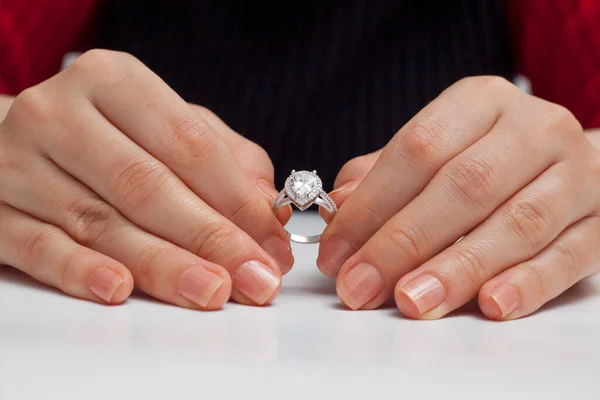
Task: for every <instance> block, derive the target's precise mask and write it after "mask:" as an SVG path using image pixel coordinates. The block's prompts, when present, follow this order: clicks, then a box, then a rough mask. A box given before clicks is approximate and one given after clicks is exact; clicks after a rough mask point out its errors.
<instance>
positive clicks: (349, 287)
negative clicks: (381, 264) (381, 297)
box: [337, 263, 384, 310]
mask: <svg viewBox="0 0 600 400" xmlns="http://www.w3.org/2000/svg"><path fill="white" fill-rule="evenodd" d="M383 287H384V283H383V277H382V276H381V273H380V272H379V270H378V269H377V268H375V267H374V266H372V265H370V264H365V263H361V264H358V265H356V267H354V268H352V269H351V270H350V271H348V272H347V273H346V274H345V275H344V276H342V277H341V278H340V280H339V282H338V287H337V293H338V296H339V297H340V299H341V300H342V301H343V302H344V303H345V304H346V305H347V306H348V307H350V308H351V309H353V310H358V309H359V308H361V307H362V306H364V305H365V304H366V303H367V302H368V301H369V300H371V299H373V298H374V297H375V296H377V295H378V294H379V293H380V292H381V291H382V290H383Z"/></svg>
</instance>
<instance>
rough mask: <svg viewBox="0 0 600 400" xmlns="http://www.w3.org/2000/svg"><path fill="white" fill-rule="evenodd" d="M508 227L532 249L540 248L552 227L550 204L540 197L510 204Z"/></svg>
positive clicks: (507, 218) (507, 217)
mask: <svg viewBox="0 0 600 400" xmlns="http://www.w3.org/2000/svg"><path fill="white" fill-rule="evenodd" d="M505 215H506V221H507V225H508V227H509V228H510V229H511V231H512V232H513V233H515V234H516V235H517V236H518V237H519V238H520V239H521V240H523V241H524V242H525V243H526V244H527V245H528V246H529V248H530V249H532V250H533V249H538V248H539V247H540V246H541V245H542V243H543V242H544V240H545V238H546V237H547V235H548V232H549V230H550V228H551V220H550V219H551V215H552V213H551V212H550V210H549V208H548V206H547V205H546V204H544V202H543V201H542V200H540V199H534V198H529V199H523V200H520V201H516V202H514V203H512V204H510V205H509V206H508V208H507V210H506V214H505Z"/></svg>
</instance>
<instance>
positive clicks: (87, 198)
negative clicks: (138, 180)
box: [0, 146, 267, 310]
mask: <svg viewBox="0 0 600 400" xmlns="http://www.w3.org/2000/svg"><path fill="white" fill-rule="evenodd" d="M0 147H1V146H0ZM9 157H10V159H9V160H7V161H8V162H7V164H6V165H12V166H13V167H12V168H5V169H4V170H3V171H2V173H1V174H0V188H2V190H0V197H1V198H2V200H4V201H6V202H7V203H9V204H12V205H13V206H18V207H19V209H21V210H23V211H24V212H27V213H29V214H31V215H33V216H35V217H37V218H39V219H41V220H44V221H47V222H48V223H51V224H53V225H55V226H58V227H60V228H62V229H63V230H64V231H65V232H67V233H68V234H69V236H70V237H71V238H73V240H75V241H76V242H77V243H79V244H80V245H82V246H84V247H87V248H91V249H93V250H95V251H98V252H100V253H102V254H105V255H107V256H109V257H111V258H113V259H115V260H118V261H119V262H120V263H122V264H123V265H125V266H126V267H127V268H128V269H129V271H131V274H132V275H133V277H134V279H135V284H136V286H137V287H138V288H140V289H141V290H142V291H144V292H145V293H147V294H149V295H150V296H152V297H155V298H157V299H160V300H162V301H165V302H168V303H172V304H175V305H179V306H181V307H187V308H196V309H206V310H214V309H218V308H221V307H222V306H223V304H224V303H225V302H226V301H227V300H228V299H229V296H230V294H231V286H232V284H231V278H230V275H229V273H228V272H227V271H226V270H225V269H224V268H223V267H221V266H219V265H216V264H214V263H212V262H209V261H207V260H205V259H202V258H200V257H198V256H196V255H194V254H192V253H190V252H188V251H186V250H184V249H181V248H179V247H177V246H175V245H173V244H171V243H169V242H167V241H165V240H162V239H160V238H158V237H156V236H154V235H151V234H149V233H147V232H145V231H143V230H142V229H140V228H138V227H137V226H136V225H134V224H132V223H131V222H129V221H128V220H127V219H125V218H124V217H123V216H122V214H121V213H119V212H118V211H117V210H115V209H114V208H113V207H112V206H110V205H109V204H107V203H106V202H104V201H103V200H102V199H100V198H99V197H98V196H97V195H96V194H95V193H93V192H92V191H90V190H89V189H88V188H87V187H85V186H84V185H82V184H81V183H80V182H78V181H76V180H74V179H73V178H72V177H70V176H68V175H67V174H66V173H65V172H63V171H62V170H60V169H59V168H58V167H56V166H55V165H54V164H52V163H51V162H49V161H48V160H46V159H42V158H41V157H39V156H31V155H27V154H26V153H16V154H14V155H12V156H9ZM246 274H247V273H246ZM238 286H239V287H240V289H238V290H242V291H246V293H247V294H248V295H250V296H251V295H252V293H251V292H249V291H248V290H252V289H256V286H257V285H256V283H255V278H253V279H249V280H248V282H244V281H243V280H242V282H241V283H239V282H238ZM248 287H249V288H250V289H248ZM240 296H243V295H242V294H241V293H240ZM259 296H260V298H261V299H262V298H266V296H267V295H265V294H264V293H262V292H261V293H259ZM243 299H244V300H246V299H247V297H245V296H243Z"/></svg>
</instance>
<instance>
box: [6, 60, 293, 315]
mask: <svg viewBox="0 0 600 400" xmlns="http://www.w3.org/2000/svg"><path fill="white" fill-rule="evenodd" d="M261 191H262V192H261ZM275 194H277V191H276V190H275V188H274V186H273V167H272V165H271V162H270V160H269V158H268V157H267V155H266V153H265V152H264V150H262V149H261V148H260V147H258V146H257V145H255V144H253V143H251V142H249V141H248V140H246V139H244V138H242V137H241V136H239V135H238V134H236V133H235V132H233V131H232V130H231V129H230V128H228V127H227V126H226V125H225V124H224V123H223V122H222V121H221V120H219V119H218V118H217V117H216V116H215V115H214V114H212V113H210V112H209V111H208V110H206V109H202V108H199V107H192V106H190V105H188V104H187V103H185V102H184V101H183V100H182V99H181V98H180V97H179V96H178V95H177V94H176V93H175V92H174V91H173V90H171V89H170V88H169V87H168V86H167V85H166V84H165V83H164V82H163V81H162V80H160V79H159V78H158V77H157V76H156V75H155V74H154V73H152V72H151V71H150V70H149V69H148V68H146V67H145V66H144V65H143V64H142V63H140V62H139V61H138V60H136V59H135V58H134V57H132V56H130V55H127V54H124V53H117V52H110V51H103V50H92V51H90V52H87V53H85V54H83V55H82V56H81V57H80V58H79V59H77V60H76V61H75V62H74V63H73V64H72V65H71V66H70V67H68V68H67V69H66V70H64V71H63V72H61V73H60V74H58V75H56V76H55V77H53V78H51V79H50V80H48V81H46V82H43V83H41V84H40V85H38V86H35V87H32V88H30V89H27V90H25V91H24V92H23V93H22V94H20V95H19V96H18V97H17V98H16V99H15V101H14V102H13V104H12V106H11V108H10V110H9V112H8V114H7V116H6V118H5V119H4V121H3V122H2V123H1V124H0V224H2V226H1V227H0V263H4V264H9V265H11V266H14V267H16V268H18V269H20V270H22V271H24V272H26V273H28V274H29V275H31V276H32V277H34V278H35V279H38V280H40V281H41V282H44V283H46V284H48V285H50V286H54V287H56V288H59V289H61V290H63V291H64V292H65V293H68V294H70V295H72V296H77V297H80V298H84V299H89V300H93V301H98V302H102V303H111V304H115V303H120V302H122V301H124V300H125V299H126V298H127V297H128V296H129V294H130V293H131V291H132V288H133V284H134V281H135V285H136V286H137V287H138V288H139V289H141V290H142V291H144V292H146V293H147V294H149V295H150V296H153V297H155V298H157V299H160V300H162V301H165V302H168V303H172V304H175V305H178V306H182V307H188V308H196V309H206V310H212V309H218V308H220V307H221V306H222V305H223V304H224V303H225V302H226V301H227V299H228V298H229V297H230V295H231V296H232V297H233V299H235V300H236V301H238V302H240V303H245V304H258V305H262V304H266V303H269V302H270V301H272V300H273V298H274V297H275V296H276V295H277V293H278V291H279V287H280V283H281V272H282V271H283V272H284V273H285V272H287V271H288V270H289V269H290V267H291V265H292V263H293V258H292V255H291V251H290V249H289V241H288V237H287V234H286V232H285V230H284V228H283V226H282V224H281V222H284V223H285V222H286V220H287V219H288V218H289V216H290V212H289V210H284V211H283V212H282V213H280V214H279V218H280V221H281V222H280V221H278V219H277V218H276V216H275V215H274V214H273V212H272V211H271V209H270V206H269V201H266V200H265V199H267V200H270V199H272V198H273V197H274V195H275ZM261 246H262V247H261Z"/></svg>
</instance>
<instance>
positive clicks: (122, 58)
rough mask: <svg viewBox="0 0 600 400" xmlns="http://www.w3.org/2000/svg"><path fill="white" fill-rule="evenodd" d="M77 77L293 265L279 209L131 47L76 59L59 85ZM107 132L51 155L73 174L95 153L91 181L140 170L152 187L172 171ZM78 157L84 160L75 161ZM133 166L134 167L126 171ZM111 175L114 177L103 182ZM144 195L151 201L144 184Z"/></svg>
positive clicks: (147, 145)
mask: <svg viewBox="0 0 600 400" xmlns="http://www.w3.org/2000/svg"><path fill="white" fill-rule="evenodd" d="M99 69H101V71H99ZM100 73H101V75H100ZM73 76H75V77H79V78H83V79H79V82H81V83H80V84H79V85H78V87H75V88H74V90H79V91H81V92H83V93H84V95H85V96H86V97H87V98H90V99H91V101H92V102H93V104H94V105H95V107H96V108H97V109H98V110H99V111H100V112H101V113H102V114H103V115H104V116H105V117H106V119H108V121H110V123H112V125H114V126H115V127H116V128H118V129H119V130H120V131H121V132H123V133H124V134H125V135H127V136H128V137H129V139H131V140H132V141H133V142H135V143H136V144H137V145H139V147H140V148H141V149H143V152H147V153H149V154H150V155H152V156H153V157H154V158H156V159H158V160H159V161H160V163H161V164H163V165H165V166H166V167H168V169H169V170H171V171H173V172H174V173H175V175H176V176H177V177H178V178H179V179H181V180H182V181H183V183H185V185H186V186H187V187H189V188H190V189H191V190H192V191H193V192H194V193H196V195H198V197H200V198H201V199H202V200H203V201H204V202H206V203H207V204H208V205H209V206H210V207H211V208H212V209H214V210H216V211H217V212H218V213H219V214H221V215H223V216H224V217H225V218H227V219H228V220H230V221H232V222H233V223H234V224H235V225H237V226H238V227H240V228H241V229H242V230H243V231H244V232H247V233H248V234H249V235H250V236H251V237H252V238H253V239H254V240H255V241H256V243H258V244H259V245H261V246H263V247H264V249H265V250H267V251H269V252H270V254H271V256H273V258H275V259H276V261H277V262H278V263H279V264H280V266H281V270H287V269H289V268H291V265H292V264H293V257H292V255H291V250H290V247H289V237H288V234H287V233H286V231H285V229H284V228H283V226H282V225H281V223H279V221H278V220H277V218H276V217H275V215H274V214H273V212H272V210H271V207H270V204H268V203H267V202H266V201H265V200H264V199H263V196H262V195H261V193H260V192H259V191H258V190H257V189H256V188H255V186H254V185H252V184H251V183H250V182H249V181H248V179H247V178H246V177H245V176H244V175H243V173H242V171H241V169H240V168H239V167H238V166H237V164H236V161H235V160H234V158H233V156H232V154H231V152H230V151H229V149H228V148H227V145H226V144H225V142H224V141H223V139H222V138H221V136H220V135H219V134H217V133H216V132H215V130H214V129H213V128H212V127H211V126H210V125H209V124H208V123H207V122H206V121H205V120H204V119H202V118H201V117H200V116H199V115H198V113H196V112H194V111H193V110H192V109H191V108H190V106H189V105H188V104H187V103H186V102H185V101H184V100H183V99H181V98H180V97H179V96H178V95H177V94H176V93H175V92H174V91H173V90H172V89H171V88H169V87H168V86H167V85H166V84H165V83H164V82H163V81H162V80H161V79H160V78H159V77H158V76H157V75H156V74H154V73H153V72H152V71H151V70H150V69H148V68H147V67H146V66H144V65H143V64H142V63H141V62H139V61H138V60H136V59H135V58H134V57H132V56H129V55H126V54H124V53H117V52H108V51H91V52H88V53H86V54H84V55H82V56H81V57H80V58H79V59H78V60H77V61H75V62H74V63H73V64H71V66H70V67H69V68H67V69H66V70H65V71H64V74H63V75H62V77H61V79H57V80H56V81H55V82H53V83H54V84H56V85H60V84H64V85H68V84H69V83H70V82H74V81H75V82H76V81H77V80H76V79H72V78H71V77H73ZM100 76H102V77H100ZM71 85H72V84H71ZM65 101H69V99H65ZM71 102H73V100H71ZM73 107H81V104H79V103H77V104H73ZM104 130H105V132H96V134H95V135H94V134H93V131H92V130H88V133H87V134H88V135H89V136H90V138H89V141H87V142H84V141H73V146H72V147H71V148H69V149H68V150H69V151H71V152H72V151H74V153H67V152H66V149H65V146H64V144H61V145H60V150H62V151H60V152H59V149H57V148H56V146H54V151H53V153H52V154H51V156H53V155H56V156H58V158H57V159H55V161H57V163H59V161H62V162H63V163H64V164H65V166H66V165H68V167H67V168H66V170H67V171H68V172H69V173H71V172H72V169H73V168H72V167H73V166H74V165H84V164H82V163H81V162H82V160H83V159H84V158H83V157H88V158H85V160H86V161H87V165H88V166H89V167H88V171H89V172H88V173H87V177H88V179H83V177H80V176H78V179H80V180H82V181H83V182H85V183H86V184H87V185H88V186H90V183H91V181H93V180H94V179H93V178H92V179H89V176H90V175H91V176H99V173H100V171H111V172H112V171H115V172H116V173H117V174H119V173H124V175H121V176H122V177H123V179H125V181H126V182H128V181H129V177H130V176H131V175H132V174H134V175H137V178H140V177H142V178H143V179H144V180H148V181H150V182H145V183H147V186H146V190H153V189H156V186H153V185H160V184H161V183H164V178H166V177H167V176H170V175H172V174H170V173H166V172H165V168H159V167H154V166H153V164H154V162H152V163H150V164H148V162H146V161H143V160H144V159H143V158H141V157H139V156H137V155H136V156H134V155H133V153H132V152H131V151H130V150H129V147H131V146H129V147H127V150H126V149H123V148H122V147H117V146H119V145H124V144H125V142H126V140H125V139H126V138H125V137H121V136H122V135H121V136H119V135H106V128H105V129H104ZM101 136H104V137H106V139H105V141H104V144H105V146H106V147H104V146H103V147H101V148H110V149H111V152H112V154H111V158H108V159H107V157H106V156H105V155H102V157H98V154H97V153H98V152H97V151H96V150H97V148H98V143H100V142H98V140H100V139H101ZM108 141H110V143H107V142H108ZM89 143H95V144H94V145H91V144H89ZM78 146H79V147H80V148H77V147H78ZM141 149H140V151H141ZM66 153H67V154H66ZM94 153H96V155H94ZM69 156H70V157H69ZM74 160H77V161H78V163H74V162H73V161H74ZM132 160H133V161H132ZM69 161H70V162H69ZM111 163H114V164H111ZM59 164H60V163H59ZM115 165H117V167H115ZM149 165H150V166H151V167H150V168H148V167H149ZM69 167H70V168H69ZM127 167H131V169H130V170H124V168H127ZM161 167H162V165H161ZM146 174H147V175H146ZM80 175H81V173H80ZM116 176H119V175H116ZM109 177H110V174H109ZM95 181H98V179H95ZM106 181H108V180H103V181H102V182H106ZM171 181H172V180H167V182H171ZM95 183H96V184H98V183H99V182H95ZM167 186H168V185H167ZM90 187H92V186H90ZM217 188H218V190H217ZM92 189H94V190H95V191H96V192H97V193H99V194H100V195H101V196H102V197H103V198H105V199H107V200H109V201H111V200H110V198H109V197H107V193H106V192H107V189H108V188H106V187H104V188H102V189H103V190H100V188H96V187H92ZM164 189H169V188H164ZM156 191H157V192H158V193H160V192H162V193H165V192H166V191H165V190H162V191H161V190H156ZM137 193H138V194H140V195H141V197H142V199H144V197H145V196H144V195H143V193H144V190H139V191H137ZM182 194H183V193H178V195H182ZM153 196H154V195H153ZM186 198H189V197H188V196H186V197H182V199H183V200H185V199H186ZM133 199H134V200H135V199H136V197H135V196H134V197H133ZM165 200H166V201H168V200H167V199H165ZM111 202H112V201H111ZM134 203H135V201H134ZM169 203H170V202H167V203H165V204H169ZM113 204H114V203H113ZM149 204H150V209H148V210H147V212H146V214H145V215H146V218H149V217H150V216H154V215H156V214H157V212H158V210H156V209H155V208H154V207H158V206H159V205H158V201H151V202H149ZM118 208H119V209H120V210H121V208H120V207H118ZM180 210H181V209H180ZM121 211H124V210H121ZM182 215H183V214H182ZM188 215H189V214H188Z"/></svg>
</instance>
